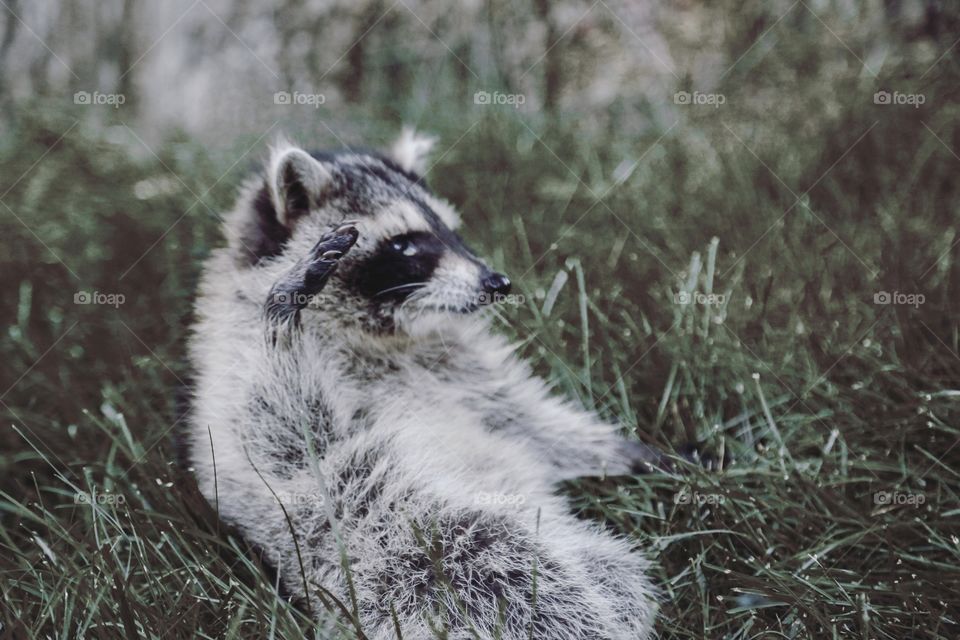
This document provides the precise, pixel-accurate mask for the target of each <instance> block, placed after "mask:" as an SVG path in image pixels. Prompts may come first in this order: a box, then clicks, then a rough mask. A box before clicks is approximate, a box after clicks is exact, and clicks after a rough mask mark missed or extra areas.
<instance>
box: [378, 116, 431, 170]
mask: <svg viewBox="0 0 960 640" xmlns="http://www.w3.org/2000/svg"><path fill="white" fill-rule="evenodd" d="M436 143H437V139H436V138H435V137H434V136H430V135H425V134H422V133H418V132H417V131H416V129H414V128H413V127H404V128H403V131H401V132H400V137H399V138H397V141H396V142H394V143H393V148H392V149H391V150H390V155H391V156H393V159H394V161H395V162H396V163H397V164H398V165H400V166H401V167H403V168H404V169H405V170H407V171H412V172H414V173H420V174H422V173H423V172H424V171H426V170H427V160H429V159H430V152H431V151H432V150H433V145H435V144H436Z"/></svg>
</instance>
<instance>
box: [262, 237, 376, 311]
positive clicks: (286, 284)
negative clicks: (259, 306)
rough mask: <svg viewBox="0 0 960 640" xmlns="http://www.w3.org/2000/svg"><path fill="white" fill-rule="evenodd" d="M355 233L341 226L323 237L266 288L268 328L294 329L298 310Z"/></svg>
mask: <svg viewBox="0 0 960 640" xmlns="http://www.w3.org/2000/svg"><path fill="white" fill-rule="evenodd" d="M358 235H359V234H358V232H357V229H356V227H354V226H353V225H352V224H349V223H348V224H343V225H341V226H339V227H337V228H336V229H334V230H333V231H331V232H330V233H328V234H326V235H325V236H323V237H322V238H320V241H319V242H317V244H316V245H314V247H313V248H312V249H311V250H310V253H309V254H308V255H307V257H306V258H304V259H303V260H300V261H299V262H297V264H296V265H294V266H293V268H292V269H290V270H289V271H288V272H287V273H285V274H284V275H283V277H281V278H280V280H278V281H277V282H276V283H274V285H273V286H272V287H271V288H270V294H269V295H268V296H267V301H266V303H265V304H264V314H265V316H266V319H267V322H268V324H269V325H270V327H272V328H278V327H282V326H294V327H295V326H297V324H298V323H299V321H300V311H301V310H302V309H303V308H304V307H306V306H307V304H308V303H309V302H310V298H311V297H312V296H315V295H316V294H318V293H320V291H322V290H323V287H324V286H325V285H326V284H327V281H328V280H329V279H330V276H331V275H332V274H333V272H334V271H335V270H336V268H337V264H338V263H339V261H340V258H342V257H343V255H344V254H345V253H346V252H347V251H349V250H350V249H351V247H353V245H354V244H355V243H356V242H357V237H358Z"/></svg>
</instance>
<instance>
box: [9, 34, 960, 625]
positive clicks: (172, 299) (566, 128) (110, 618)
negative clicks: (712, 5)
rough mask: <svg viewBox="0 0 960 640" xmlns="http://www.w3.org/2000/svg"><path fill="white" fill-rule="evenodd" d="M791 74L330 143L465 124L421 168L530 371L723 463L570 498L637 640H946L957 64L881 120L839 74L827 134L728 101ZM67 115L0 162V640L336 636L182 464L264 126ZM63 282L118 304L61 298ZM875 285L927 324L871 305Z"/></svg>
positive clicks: (959, 277)
mask: <svg viewBox="0 0 960 640" xmlns="http://www.w3.org/2000/svg"><path fill="white" fill-rule="evenodd" d="M948 44H949V43H948ZM807 53H809V52H804V51H797V52H793V51H792V50H790V49H789V47H786V48H785V49H784V51H782V52H781V53H780V55H781V56H782V57H781V58H776V57H772V58H770V59H763V60H758V61H754V62H753V63H752V65H751V66H750V67H749V69H750V71H749V73H751V74H753V75H754V77H755V79H754V80H753V81H752V82H753V83H752V84H749V83H746V82H745V80H744V78H735V79H736V80H737V81H738V82H737V83H734V82H733V79H731V80H730V84H731V86H730V87H729V89H728V88H726V87H721V90H726V91H729V95H728V104H727V105H725V107H724V109H722V110H716V111H713V110H710V111H709V112H705V111H703V110H688V111H681V112H680V114H679V116H678V118H677V120H676V122H675V123H674V122H673V121H672V120H668V121H666V122H665V123H663V125H662V126H661V127H659V128H654V129H652V130H650V131H648V132H647V133H646V134H643V135H640V136H631V137H630V138H629V139H626V138H624V137H623V136H620V135H618V132H617V131H616V129H615V127H613V126H610V127H605V126H602V125H601V126H594V123H591V122H590V121H588V120H581V119H579V118H577V117H575V116H576V114H570V115H568V116H563V115H560V116H556V117H546V116H542V115H536V114H533V115H531V114H517V113H513V112H512V111H510V110H502V111H498V110H492V109H484V108H482V107H478V108H473V109H472V110H469V112H468V113H466V115H464V113H463V109H459V108H453V107H450V108H446V109H444V108H441V109H438V112H430V113H429V114H428V113H427V109H428V107H425V106H423V105H422V104H421V105H420V106H417V104H416V103H410V104H404V105H401V106H399V107H396V106H392V107H383V108H374V109H371V110H370V111H369V112H364V113H363V116H365V117H360V116H358V117H356V118H355V119H354V120H351V123H352V124H351V127H352V128H351V129H350V131H351V132H356V131H364V127H363V126H362V123H364V122H366V123H375V125H376V128H374V124H369V131H368V132H367V136H366V137H368V141H372V142H385V141H386V140H387V139H388V134H389V132H395V131H396V130H397V129H398V127H399V123H400V122H401V120H413V121H419V122H421V123H429V128H430V129H431V130H432V131H433V132H434V133H437V134H439V135H440V136H441V139H442V143H441V145H440V146H441V149H448V148H449V147H450V145H453V143H454V142H455V141H457V140H458V139H460V137H461V136H463V138H462V139H460V141H459V142H457V144H456V145H455V146H453V148H450V149H449V151H448V152H447V153H445V154H444V155H443V156H442V159H441V161H440V163H439V164H438V166H437V167H436V168H435V169H434V170H433V171H432V172H431V175H430V180H431V182H432V183H433V186H434V188H435V189H436V190H437V191H438V192H440V193H441V194H443V195H444V196H446V197H447V198H449V199H450V200H452V201H453V202H455V203H456V204H457V205H458V206H459V208H460V209H461V210H462V212H463V217H464V219H465V228H466V230H465V235H466V237H467V238H468V239H469V240H470V241H471V242H472V243H473V244H474V245H476V246H477V247H478V248H479V249H480V250H481V252H482V253H484V254H485V255H487V256H490V257H491V258H492V262H493V263H494V264H496V265H497V266H498V267H502V268H503V269H504V270H505V271H506V272H507V273H508V274H510V275H511V276H512V279H513V280H514V281H515V282H516V284H517V292H518V293H520V294H522V295H523V296H524V302H523V304H521V305H519V306H516V307H506V308H504V309H503V314H502V315H503V320H504V327H503V329H504V331H506V332H508V333H509V334H511V335H513V336H515V338H516V339H517V341H518V343H519V344H520V345H521V352H522V353H523V355H524V356H525V357H527V358H529V359H530V360H531V361H532V362H533V363H534V364H535V366H536V368H537V370H538V371H539V372H540V373H541V374H542V375H544V376H546V377H548V378H549V379H550V380H551V381H553V382H554V383H555V384H556V386H557V389H558V391H559V392H562V393H565V394H567V395H569V396H572V397H575V398H577V399H578V400H579V401H580V402H582V403H583V404H584V405H586V406H588V407H590V408H592V409H595V410H596V411H598V412H599V413H601V414H602V415H604V416H605V417H607V418H609V419H614V420H619V421H620V422H622V423H623V424H624V425H625V426H626V427H628V428H629V429H631V430H633V431H635V432H636V433H637V436H638V437H640V438H642V439H643V440H645V441H647V442H650V443H652V444H655V445H657V446H660V447H663V448H665V449H668V450H669V449H672V448H674V447H680V446H681V445H683V444H685V443H688V442H690V441H695V442H697V443H698V444H699V447H700V448H701V449H702V450H704V451H708V452H712V453H713V454H714V456H722V457H724V458H726V459H727V460H728V462H729V461H732V463H729V464H727V465H725V466H724V468H723V469H721V470H714V471H706V470H702V469H699V468H697V467H694V466H691V467H690V468H687V469H686V470H685V472H684V474H682V475H680V476H667V475H651V476H644V477H637V478H620V479H616V480H614V479H609V478H608V479H605V480H600V479H586V480H584V481H582V482H578V483H573V484H571V485H570V486H568V487H566V490H567V491H568V492H569V493H570V495H571V504H572V506H573V508H575V509H577V510H579V511H580V512H581V513H582V514H583V516H584V517H591V518H597V519H600V520H603V521H605V522H607V523H608V524H609V526H610V527H612V528H613V529H615V530H617V531H619V532H621V533H623V534H626V535H629V536H631V537H632V539H633V540H635V542H636V544H637V546H638V548H640V549H643V550H645V551H646V552H647V553H649V555H650V556H651V557H652V558H653V559H654V560H655V566H656V576H655V577H656V581H657V582H658V583H659V584H660V585H661V587H662V589H663V607H662V611H661V615H660V618H659V621H658V630H659V632H660V634H661V636H662V637H664V638H677V639H680V638H690V639H692V638H731V639H740V638H743V639H746V638H767V637H770V638H772V637H787V638H834V637H835V638H864V639H867V638H891V639H894V638H895V639H902V638H921V637H922V638H955V637H958V635H960V606H958V603H960V570H958V566H960V500H958V489H960V481H958V480H960V478H958V472H960V445H958V444H957V443H958V441H960V423H958V417H960V411H958V404H957V401H958V398H960V390H958V389H960V388H958V380H960V357H958V355H957V354H958V352H960V334H958V324H957V318H958V317H960V316H958V311H960V309H958V307H960V304H958V301H960V290H958V283H960V267H958V262H957V260H956V257H955V256H956V249H955V248H953V243H954V242H955V240H956V229H957V224H958V214H960V191H958V190H960V187H958V184H957V181H956V175H957V171H958V169H960V159H958V158H957V156H956V152H957V151H958V150H960V131H958V130H957V122H958V121H960V120H958V118H957V115H958V109H957V107H956V101H955V95H954V94H955V88H954V87H955V86H956V80H957V73H956V72H957V69H956V65H955V64H954V63H953V62H952V61H951V60H949V59H948V60H945V61H944V62H943V63H941V64H942V68H941V69H938V71H937V73H935V74H933V75H932V76H931V77H928V78H927V80H926V81H925V82H924V83H918V84H916V86H915V87H914V88H916V89H917V90H918V91H923V92H924V93H925V95H926V97H927V103H926V105H925V106H924V107H923V109H919V110H913V109H909V108H906V109H904V108H901V109H894V108H884V107H880V106H875V105H874V104H873V103H872V99H871V98H872V93H873V91H875V90H876V88H877V86H875V84H872V83H866V84H864V83H859V84H857V83H855V82H854V80H856V69H851V70H850V71H849V72H848V73H847V76H843V74H841V75H840V76H838V79H837V82H836V84H837V85H838V86H843V87H844V92H843V93H842V94H840V95H838V96H836V97H835V101H834V103H833V107H832V108H831V110H830V113H829V114H826V113H825V114H818V113H817V108H818V105H819V104H820V101H819V98H818V94H817V91H826V90H827V89H824V88H823V87H814V86H812V85H809V86H807V87H806V89H805V91H806V92H805V93H799V94H797V93H794V94H793V95H790V96H784V97H783V98H782V100H783V102H784V104H783V108H782V109H779V110H765V109H759V108H754V107H751V105H750V102H749V100H748V99H747V98H748V97H749V95H750V92H751V91H754V92H756V91H759V89H760V88H762V87H761V86H760V85H763V83H764V82H766V81H767V80H765V79H769V78H771V77H775V72H776V70H777V68H779V67H777V65H778V64H787V63H789V62H790V59H791V58H790V56H794V55H795V56H800V55H806V54H807ZM811 64H814V66H815V63H811ZM744 73H746V71H745V72H744ZM734 75H735V74H734ZM909 77H910V76H907V78H908V79H906V80H898V82H901V90H902V91H907V90H908V89H909V88H910V87H911V86H913V85H911V84H910V83H911V82H913V81H911V80H909ZM913 77H915V76H913ZM885 80H888V79H885ZM844 81H847V82H846V84H844ZM771 84H772V81H771ZM831 90H832V89H831ZM795 91H800V89H795ZM738 92H739V93H738ZM831 95H833V94H831ZM738 97H739V99H737V98H738ZM75 115H76V114H74V113H69V112H68V113H63V112H50V111H48V110H46V109H44V108H43V107H42V105H39V104H34V105H26V106H25V107H24V108H21V109H20V110H18V112H17V113H16V115H15V116H13V117H12V118H11V122H12V125H11V129H10V135H8V136H7V137H6V138H5V139H4V141H3V143H2V148H0V175H2V176H3V180H2V185H0V186H2V190H0V193H3V192H6V193H5V194H4V195H3V196H0V200H2V201H3V202H4V203H5V204H6V205H7V206H8V207H9V209H10V210H7V209H6V208H5V207H2V206H0V245H2V252H0V261H2V272H3V274H4V277H3V280H2V288H0V309H2V311H3V314H4V319H5V321H6V324H7V325H8V329H7V331H6V334H5V335H4V337H3V341H2V344H0V355H2V358H3V360H4V362H5V365H4V367H3V370H2V374H0V375H2V378H0V386H2V389H0V394H2V395H0V400H2V405H0V411H2V413H3V418H4V420H3V429H2V430H0V445H2V449H0V451H2V453H0V490H2V493H0V549H2V550H0V593H2V599H3V601H4V603H5V604H4V607H3V608H2V614H0V615H2V618H0V620H2V624H3V627H4V630H5V631H6V630H9V629H12V630H13V632H14V634H15V636H14V637H25V638H78V637H96V638H106V637H131V636H133V635H139V636H143V637H149V638H162V637H191V638H192V637H199V638H220V637H250V638H253V637H257V638H260V637H269V638H297V637H302V636H303V635H306V636H308V637H316V638H326V637H330V635H331V634H332V633H334V631H333V629H334V627H336V628H338V629H339V630H340V632H341V633H342V634H343V635H344V637H351V635H355V632H354V631H353V630H352V627H351V625H350V624H349V621H347V622H337V621H335V620H334V619H333V618H332V617H331V621H330V622H329V623H328V624H327V625H326V626H323V627H318V626H316V625H314V624H313V623H311V622H310V620H309V618H308V617H307V616H306V615H305V614H304V613H303V611H301V610H300V609H298V608H297V607H295V606H293V605H292V604H290V603H288V602H287V601H286V600H284V599H283V598H282V597H280V596H278V585H277V584H276V582H275V576H271V575H270V573H269V572H268V571H267V570H265V569H264V568H263V567H262V566H261V564H260V562H259V561H258V559H257V555H256V553H255V552H254V551H253V550H251V549H249V548H248V547H247V546H246V545H245V544H244V542H243V541H242V540H241V539H240V538H239V537H237V536H236V535H235V534H234V533H233V532H231V531H229V530H228V529H226V528H224V526H223V525H221V524H220V523H218V522H217V519H216V515H215V511H214V510H213V509H212V508H211V507H210V506H208V505H207V504H206V503H205V502H204V500H203V499H202V497H201V496H200V495H199V494H198V492H197V489H196V487H195V486H194V484H193V482H192V480H191V478H190V476H189V474H187V473H185V472H183V471H181V470H179V469H178V468H177V466H176V464H175V461H174V452H173V447H172V444H171V433H172V432H171V429H172V428H173V427H174V426H175V422H176V419H177V418H176V411H175V407H174V401H173V397H174V393H173V390H174V388H175V387H176V386H177V385H178V384H180V383H181V379H186V376H187V373H188V372H187V371H186V369H185V366H184V362H183V343H184V338H185V333H186V330H187V327H188V325H189V321H190V303H191V295H192V290H193V287H194V284H195V282H196V278H197V274H198V271H199V266H200V263H201V260H202V257H203V256H204V255H205V254H206V253H207V252H208V251H209V249H210V247H212V246H214V245H216V244H217V243H218V242H219V237H218V231H217V224H218V222H217V212H220V211H223V210H224V209H225V208H226V207H227V206H229V204H230V203H231V201H232V197H233V193H234V189H235V187H236V185H237V184H238V183H239V181H240V179H241V178H242V176H243V175H244V174H245V173H246V171H247V170H248V169H249V168H250V167H251V166H253V165H254V164H255V161H256V160H257V158H258V157H262V149H263V145H262V144H261V145H259V146H257V147H256V148H255V150H254V151H253V152H251V153H250V154H249V155H248V156H243V157H241V154H242V153H243V152H244V151H245V150H247V149H248V148H249V147H250V145H252V144H253V143H254V142H255V141H256V139H257V136H258V135H259V132H257V133H255V134H251V133H247V134H245V135H242V136H238V139H237V140H236V141H234V142H232V143H231V144H230V145H229V146H226V147H222V148H217V149H209V148H204V147H203V146H201V145H200V144H199V143H197V142H193V141H191V140H190V139H189V138H186V137H184V136H177V135H172V136H171V137H169V139H167V140H166V141H165V142H164V143H163V144H162V145H158V146H157V156H156V157H155V156H154V155H152V154H151V153H150V152H147V151H145V150H144V148H143V147H142V146H141V145H140V144H139V143H138V142H137V141H136V139H135V138H133V137H132V136H127V137H128V138H129V140H128V144H126V145H122V144H117V143H116V142H113V141H112V140H115V139H116V135H113V134H111V135H110V136H108V135H106V133H105V132H104V131H103V130H102V129H98V128H96V127H92V126H89V125H87V124H85V123H82V124H79V125H76V126H75V127H73V128H70V127H71V125H72V123H73V122H74V116H75ZM815 115H820V116H821V117H816V118H814V116H815ZM68 129H69V133H68V134H67V135H66V136H64V137H63V138H62V139H59V138H60V136H61V135H62V134H63V133H64V132H65V131H67V130H68ZM120 131H121V133H122V131H123V130H122V127H121V129H120ZM465 132H466V134H465V135H464V133H465ZM355 137H356V139H349V140H348V142H351V143H352V142H360V141H361V139H360V134H357V135H356V136H355ZM58 139H59V140H58ZM108 140H111V141H108ZM306 142H309V143H314V142H315V143H326V144H330V145H336V141H335V140H332V139H329V138H321V139H319V140H318V139H311V140H308V141H306ZM51 147H52V150H51ZM238 161H239V162H238ZM634 162H635V163H636V165H635V166H633V168H632V171H629V172H627V171H625V169H626V168H629V167H631V166H632V165H633V163H634ZM235 163H236V164H235ZM618 168H619V169H618ZM224 172H226V174H225V175H224ZM20 176H23V177H22V178H20ZM174 176H176V177H174ZM617 176H619V179H618V178H617ZM221 177H222V178H221ZM157 179H162V181H163V182H162V183H160V184H165V185H166V189H165V190H161V193H159V194H158V195H155V196H154V197H151V198H148V199H140V198H138V197H137V196H136V195H135V194H136V193H140V194H141V195H144V189H145V188H146V187H145V186H144V185H149V184H154V183H155V182H156V180H157ZM150 180H153V181H154V183H151V182H149V181H150ZM181 180H182V182H181ZM144 181H148V182H144ZM137 185H139V187H138V186H137ZM211 185H213V188H212V189H210V187H211ZM208 189H210V190H209V192H208ZM198 199H199V201H200V204H195V202H196V201H197V200H198ZM185 212H186V213H185ZM18 217H19V220H18ZM714 239H716V240H714ZM80 290H86V291H92V290H97V291H100V292H104V293H120V294H123V295H124V296H125V301H124V303H123V304H122V305H120V306H119V307H117V308H116V309H114V308H112V307H104V306H95V305H75V304H74V303H73V296H74V293H75V292H77V291H80ZM882 291H887V292H895V291H896V292H901V293H905V294H922V295H923V296H924V302H923V304H920V305H918V306H915V307H914V306H908V305H896V304H895V305H881V304H875V303H874V296H875V294H877V293H878V292H882ZM679 292H694V293H701V294H708V293H714V294H717V295H720V296H723V303H722V304H716V305H703V304H691V305H682V304H678V303H677V302H676V295H677V294H678V293H679ZM877 492H891V493H893V494H895V495H896V497H898V498H899V499H900V500H903V501H906V503H904V504H882V503H878V502H877V498H876V494H877ZM82 494H85V495H88V496H89V495H91V494H92V495H95V496H102V497H101V498H99V499H95V500H94V502H97V504H96V505H91V504H89V502H90V500H86V501H83V500H79V501H78V499H77V496H78V495H82ZM678 494H679V495H680V496H683V497H686V496H689V497H690V498H691V499H690V500H684V499H683V497H681V498H678V497H677V496H678ZM882 495H886V494H885V493H884V494H882ZM921 501H922V504H916V503H917V502H921ZM131 630H135V631H131Z"/></svg>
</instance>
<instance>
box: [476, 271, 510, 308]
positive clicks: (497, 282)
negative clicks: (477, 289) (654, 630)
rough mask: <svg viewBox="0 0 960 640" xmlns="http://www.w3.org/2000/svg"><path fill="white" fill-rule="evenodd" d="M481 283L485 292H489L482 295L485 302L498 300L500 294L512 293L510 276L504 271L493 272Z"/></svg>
mask: <svg viewBox="0 0 960 640" xmlns="http://www.w3.org/2000/svg"><path fill="white" fill-rule="evenodd" d="M481 284H482V285H483V292H484V293H485V294H487V295H485V296H481V300H482V301H483V302H487V301H489V302H496V301H497V298H498V297H499V296H505V295H507V294H508V293H510V278H508V277H507V276H506V275H504V274H502V273H491V274H490V275H488V276H486V277H485V278H484V279H483V282H482V283H481Z"/></svg>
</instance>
